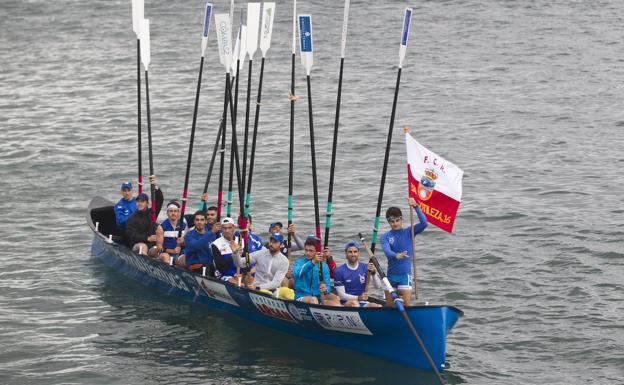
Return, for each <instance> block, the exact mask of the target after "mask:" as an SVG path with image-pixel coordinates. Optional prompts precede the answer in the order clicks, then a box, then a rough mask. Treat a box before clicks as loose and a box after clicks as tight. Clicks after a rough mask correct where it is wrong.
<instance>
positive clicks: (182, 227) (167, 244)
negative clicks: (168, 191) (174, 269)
mask: <svg viewBox="0 0 624 385" xmlns="http://www.w3.org/2000/svg"><path fill="white" fill-rule="evenodd" d="M160 227H162V230H163V234H164V241H163V249H164V250H163V252H164V253H167V255H169V256H172V257H174V258H175V257H177V256H179V255H180V253H181V252H182V247H183V246H184V238H183V237H184V234H185V233H186V229H187V227H188V226H187V224H186V219H184V218H183V219H182V220H180V204H179V203H178V202H177V201H171V202H169V203H168V204H167V219H165V220H164V221H163V222H162V223H161V224H160ZM160 260H162V261H165V262H167V263H169V262H170V261H169V258H165V257H164V256H162V255H161V258H160Z"/></svg>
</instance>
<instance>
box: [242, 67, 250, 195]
mask: <svg viewBox="0 0 624 385" xmlns="http://www.w3.org/2000/svg"><path fill="white" fill-rule="evenodd" d="M252 64H253V60H252V59H249V70H248V72H247V103H246V104H245V135H244V138H243V174H242V182H243V186H242V188H243V191H245V184H246V179H245V178H246V177H247V145H248V142H249V140H248V138H249V106H250V104H251V67H252Z"/></svg>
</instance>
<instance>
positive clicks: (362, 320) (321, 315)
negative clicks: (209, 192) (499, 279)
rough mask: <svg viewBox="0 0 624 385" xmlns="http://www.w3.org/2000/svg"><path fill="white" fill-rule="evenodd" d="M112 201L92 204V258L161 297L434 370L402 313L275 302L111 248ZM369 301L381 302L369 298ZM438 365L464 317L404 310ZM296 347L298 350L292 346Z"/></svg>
mask: <svg viewBox="0 0 624 385" xmlns="http://www.w3.org/2000/svg"><path fill="white" fill-rule="evenodd" d="M113 208H114V205H113V203H112V202H110V201H108V200H106V199H104V198H102V197H95V198H93V199H92V201H91V203H90V204H89V207H88V210H87V215H86V220H87V224H88V225H89V227H90V228H91V230H92V231H93V242H92V245H91V252H92V254H93V256H94V257H96V258H97V259H99V260H100V261H102V262H103V263H104V264H105V265H107V266H109V267H110V268H112V269H113V270H115V271H116V272H118V273H121V274H123V275H124V276H126V277H128V278H130V279H133V280H135V281H138V282H140V283H142V284H144V285H147V286H151V287H153V288H156V289H158V290H160V291H162V292H164V293H167V294H169V295H172V296H176V297H179V298H181V299H183V300H186V301H190V302H194V303H197V304H201V305H204V306H206V307H207V308H211V309H215V310H217V311H226V312H229V313H233V314H235V315H237V316H239V317H241V318H243V319H246V320H248V321H251V322H256V323H259V324H261V325H264V326H267V327H269V328H273V329H276V330H279V331H282V332H286V333H289V334H292V335H294V336H298V337H304V338H308V339H311V340H315V341H319V342H322V343H325V344H328V345H334V346H338V347H342V348H346V349H351V350H355V351H358V352H361V353H364V354H368V355H371V356H375V357H379V358H382V359H385V360H388V361H391V362H394V363H398V364H401V365H406V366H409V367H413V368H418V369H423V370H431V367H430V366H429V364H428V362H427V360H426V358H425V356H424V355H423V354H422V352H421V351H420V349H419V348H418V346H417V344H416V343H415V340H414V337H413V335H412V334H411V333H410V330H409V329H408V327H407V326H406V324H405V322H404V319H403V318H402V316H401V314H400V313H399V312H398V311H397V310H396V309H394V308H388V307H382V308H337V307H330V306H322V305H312V304H306V303H301V302H296V301H292V300H285V299H279V298H275V297H274V296H272V295H269V294H267V293H263V292H259V291H255V290H249V289H246V288H244V287H238V286H236V285H233V284H229V283H226V282H223V281H220V280H218V279H215V278H211V277H203V276H201V275H200V274H196V273H192V272H190V271H188V270H185V269H182V268H180V267H177V266H170V265H167V264H164V263H162V262H160V261H157V260H155V259H152V258H149V257H146V256H142V255H139V254H137V253H134V252H132V251H131V250H130V249H129V248H128V247H126V246H124V245H122V244H119V243H117V242H114V241H113V239H112V234H113V233H114V229H115V213H114V210H113ZM371 300H372V301H380V300H377V299H371ZM405 309H406V311H407V314H408V316H409V318H410V319H411V321H412V323H413V324H414V326H415V327H416V329H417V331H418V334H419V335H420V336H421V338H422V340H423V342H424V344H425V346H426V347H427V350H428V351H429V353H430V355H431V357H432V359H433V361H434V363H435V365H436V366H437V367H438V368H440V370H442V369H444V364H445V356H446V336H447V335H448V333H449V332H450V330H451V329H452V328H453V326H454V325H455V323H456V322H457V320H458V319H459V317H461V316H462V315H463V312H462V311H461V310H459V309H458V308H456V307H455V306H447V305H430V304H419V305H416V306H408V307H406V308H405ZM293 346H296V345H293Z"/></svg>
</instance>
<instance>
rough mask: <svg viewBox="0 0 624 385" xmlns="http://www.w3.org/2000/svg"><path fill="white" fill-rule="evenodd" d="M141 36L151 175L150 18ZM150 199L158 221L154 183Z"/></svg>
mask: <svg viewBox="0 0 624 385" xmlns="http://www.w3.org/2000/svg"><path fill="white" fill-rule="evenodd" d="M141 38H142V40H143V45H142V46H141V49H142V52H141V61H142V62H143V68H144V69H145V103H146V111H147V148H148V154H149V172H150V176H152V175H154V157H153V155H152V117H151V114H150V98H149V76H148V73H149V63H150V60H151V55H150V28H149V19H143V21H142V22H141ZM150 194H151V196H150V199H151V201H152V209H151V211H152V222H156V202H154V198H155V197H156V191H155V190H154V185H153V184H152V183H150Z"/></svg>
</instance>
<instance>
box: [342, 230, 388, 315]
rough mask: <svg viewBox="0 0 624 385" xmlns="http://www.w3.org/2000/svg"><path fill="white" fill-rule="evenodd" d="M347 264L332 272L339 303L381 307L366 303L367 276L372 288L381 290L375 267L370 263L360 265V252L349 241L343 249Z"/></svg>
mask: <svg viewBox="0 0 624 385" xmlns="http://www.w3.org/2000/svg"><path fill="white" fill-rule="evenodd" d="M344 251H345V257H346V259H347V262H346V263H344V264H343V265H340V266H339V267H338V268H337V269H336V271H335V272H334V286H335V287H336V292H337V293H338V296H339V297H340V302H341V303H342V304H344V305H345V306H349V307H381V305H379V304H376V303H372V302H368V293H366V277H367V275H368V274H370V275H369V277H370V279H371V280H372V282H373V286H374V287H376V288H381V280H380V279H379V277H378V276H377V274H375V273H376V271H375V267H374V266H373V264H372V263H371V262H369V263H368V265H366V264H364V263H360V261H359V257H360V250H359V247H358V244H357V243H355V242H353V241H351V242H349V243H347V244H346V245H345V247H344Z"/></svg>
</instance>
